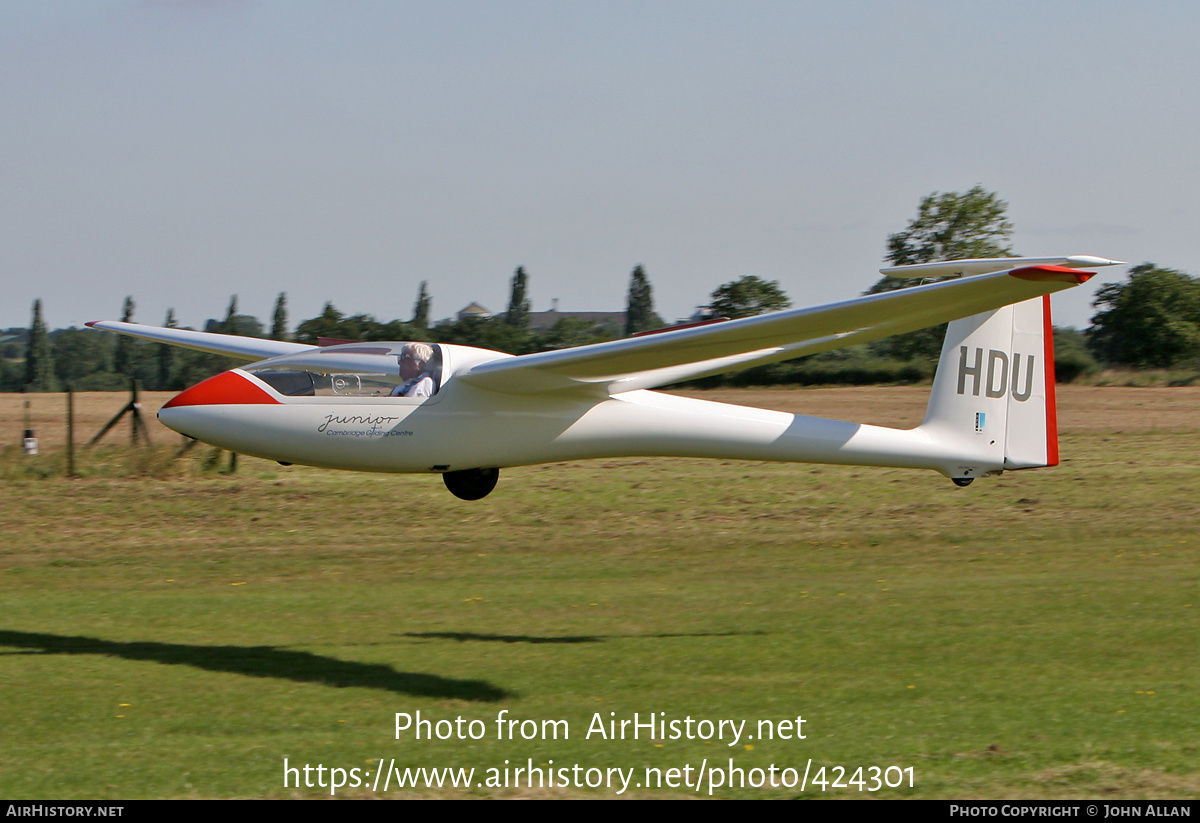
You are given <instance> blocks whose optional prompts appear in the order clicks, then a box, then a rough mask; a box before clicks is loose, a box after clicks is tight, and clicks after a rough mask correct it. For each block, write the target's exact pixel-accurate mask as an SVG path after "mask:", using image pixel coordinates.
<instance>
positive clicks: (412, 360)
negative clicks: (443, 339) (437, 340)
mask: <svg viewBox="0 0 1200 823" xmlns="http://www.w3.org/2000/svg"><path fill="white" fill-rule="evenodd" d="M432 359H433V347H432V346H430V345H428V344H426V343H405V344H404V347H403V348H401V349H400V357H399V360H400V377H401V378H403V379H404V380H412V379H413V378H414V377H417V376H418V375H420V374H421V372H423V371H425V366H426V365H427V364H428V363H429V361H430V360H432Z"/></svg>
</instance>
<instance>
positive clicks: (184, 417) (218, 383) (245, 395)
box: [158, 371, 279, 445]
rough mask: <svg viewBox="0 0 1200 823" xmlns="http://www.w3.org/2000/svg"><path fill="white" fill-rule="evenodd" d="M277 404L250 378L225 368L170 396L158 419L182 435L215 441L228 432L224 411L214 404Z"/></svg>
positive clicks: (208, 441) (215, 443)
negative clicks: (215, 374)
mask: <svg viewBox="0 0 1200 823" xmlns="http://www.w3.org/2000/svg"><path fill="white" fill-rule="evenodd" d="M266 404H276V405H278V404H279V401H278V400H276V399H275V398H274V397H271V395H269V394H268V393H267V392H266V391H264V390H263V389H262V388H261V387H259V386H257V385H255V384H254V382H253V381H252V380H250V379H249V378H247V377H246V376H245V375H243V374H240V373H239V372H237V371H227V372H222V373H221V374H218V375H217V376H216V377H210V378H208V379H207V380H205V381H203V382H201V383H197V384H196V385H194V386H192V387H191V388H190V389H185V390H183V391H181V392H180V393H179V394H177V395H175V396H174V397H172V398H171V399H170V400H168V401H167V402H166V404H165V405H164V406H163V407H162V408H161V409H160V410H159V412H158V419H159V422H161V423H162V424H163V425H164V426H166V427H167V428H168V429H173V430H175V431H177V432H179V433H180V434H182V435H183V436H184V437H191V438H194V439H196V440H203V441H205V442H206V443H212V444H213V445H220V444H219V443H217V442H216V440H218V439H222V438H223V437H224V434H225V433H227V432H226V430H227V429H228V421H227V420H226V419H225V418H226V414H225V412H224V410H222V409H220V408H217V407H222V406H223V407H226V408H228V407H230V406H246V405H266Z"/></svg>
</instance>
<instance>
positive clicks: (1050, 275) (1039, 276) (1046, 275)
mask: <svg viewBox="0 0 1200 823" xmlns="http://www.w3.org/2000/svg"><path fill="white" fill-rule="evenodd" d="M1009 274H1010V275H1011V276H1013V277H1015V278H1017V279H1018V280H1036V281H1049V282H1054V283H1086V282H1087V281H1089V280H1091V279H1092V278H1093V277H1095V276H1096V273H1095V272H1094V271H1080V270H1079V269H1068V268H1067V267H1066V266H1026V267H1025V268H1023V269H1013V270H1012V271H1010V272H1009Z"/></svg>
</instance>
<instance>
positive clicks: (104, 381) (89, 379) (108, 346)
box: [50, 326, 129, 391]
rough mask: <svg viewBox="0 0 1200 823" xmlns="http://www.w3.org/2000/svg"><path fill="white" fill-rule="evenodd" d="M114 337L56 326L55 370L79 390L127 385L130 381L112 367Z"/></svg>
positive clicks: (52, 338)
mask: <svg viewBox="0 0 1200 823" xmlns="http://www.w3.org/2000/svg"><path fill="white" fill-rule="evenodd" d="M113 337H114V335H111V334H97V333H96V332H95V331H93V330H92V329H77V328H75V327H74V326H72V327H70V328H68V329H57V330H55V331H54V332H51V334H50V346H51V348H52V349H53V350H54V371H55V373H56V374H57V376H58V380H59V383H60V384H62V385H68V386H70V387H71V388H73V389H75V390H76V391H106V390H110V389H123V388H127V387H128V385H129V381H128V380H125V379H123V378H121V377H118V376H117V375H116V374H113V371H112V353H113Z"/></svg>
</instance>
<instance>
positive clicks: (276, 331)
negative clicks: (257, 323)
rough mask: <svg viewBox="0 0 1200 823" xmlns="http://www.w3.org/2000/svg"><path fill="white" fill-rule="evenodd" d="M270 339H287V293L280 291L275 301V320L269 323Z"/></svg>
mask: <svg viewBox="0 0 1200 823" xmlns="http://www.w3.org/2000/svg"><path fill="white" fill-rule="evenodd" d="M271 339H272V340H287V339H288V322H287V292H282V291H281V292H280V293H279V297H277V298H276V299H275V319H274V321H273V322H272V323H271Z"/></svg>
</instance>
